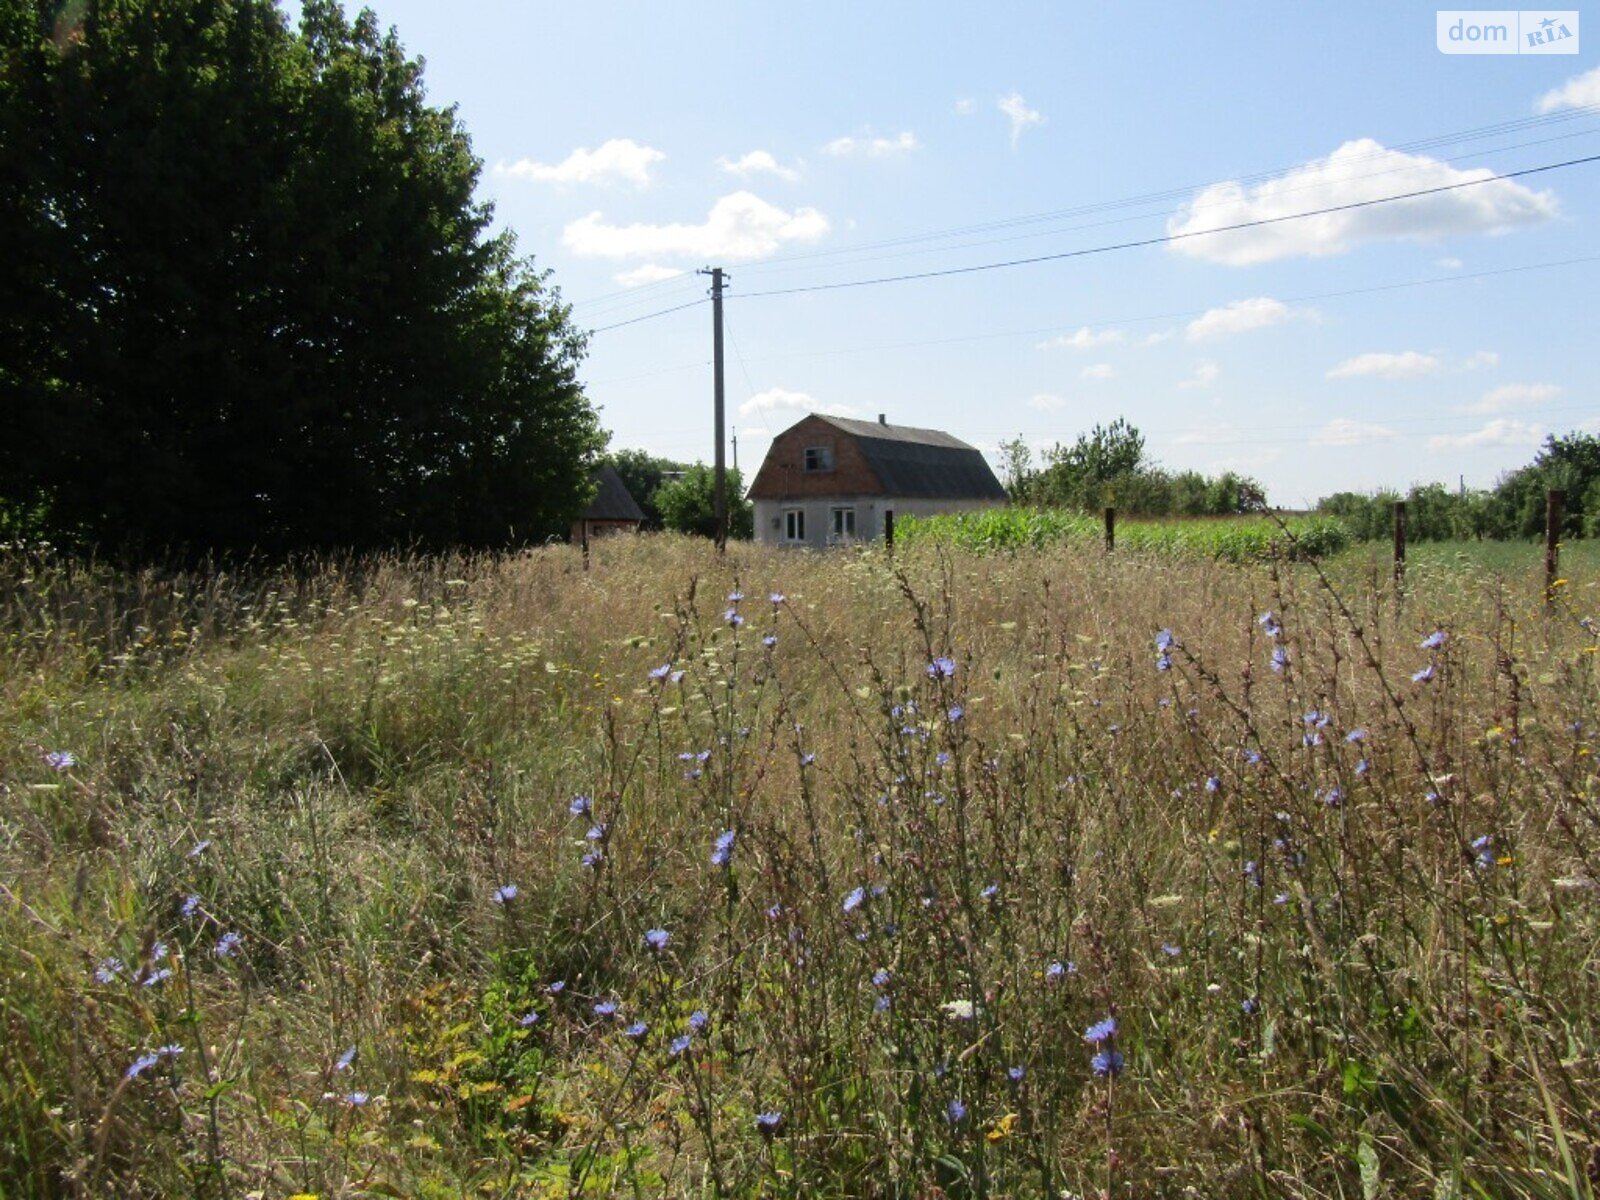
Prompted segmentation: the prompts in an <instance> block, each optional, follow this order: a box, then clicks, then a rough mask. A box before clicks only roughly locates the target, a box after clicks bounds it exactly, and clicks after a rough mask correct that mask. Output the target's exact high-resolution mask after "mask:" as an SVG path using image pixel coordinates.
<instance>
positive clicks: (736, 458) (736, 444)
mask: <svg viewBox="0 0 1600 1200" xmlns="http://www.w3.org/2000/svg"><path fill="white" fill-rule="evenodd" d="M730 440H731V441H732V442H733V469H734V470H735V471H737V470H738V469H739V427H738V426H737V425H735V426H734V427H733V434H732V437H731V438H730Z"/></svg>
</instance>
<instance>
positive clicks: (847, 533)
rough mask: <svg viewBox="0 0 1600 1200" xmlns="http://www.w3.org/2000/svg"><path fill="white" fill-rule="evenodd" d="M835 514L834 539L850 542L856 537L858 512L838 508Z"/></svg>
mask: <svg viewBox="0 0 1600 1200" xmlns="http://www.w3.org/2000/svg"><path fill="white" fill-rule="evenodd" d="M832 512H833V537H834V540H835V541H839V542H844V541H849V540H850V539H851V538H853V537H855V536H856V510H855V509H853V508H836V509H833V510H832Z"/></svg>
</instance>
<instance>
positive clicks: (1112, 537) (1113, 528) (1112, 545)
mask: <svg viewBox="0 0 1600 1200" xmlns="http://www.w3.org/2000/svg"><path fill="white" fill-rule="evenodd" d="M1116 548H1117V510H1116V509H1114V508H1108V509H1106V553H1107V554H1109V553H1110V552H1111V551H1113V550H1115V549H1116Z"/></svg>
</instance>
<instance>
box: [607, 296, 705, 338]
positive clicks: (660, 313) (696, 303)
mask: <svg viewBox="0 0 1600 1200" xmlns="http://www.w3.org/2000/svg"><path fill="white" fill-rule="evenodd" d="M706 300H707V297H705V296H701V297H700V298H699V299H698V300H691V301H689V303H687V304H678V305H674V306H673V307H672V308H663V309H659V310H657V311H656V312H650V313H645V314H644V316H642V317H630V318H628V320H626V321H618V322H616V323H615V324H613V325H601V326H600V327H599V328H598V329H591V330H589V332H590V333H606V332H607V331H609V330H612V329H621V328H622V327H623V326H624V325H637V324H638V323H639V322H640V321H653V320H655V319H656V318H657V317H664V316H666V315H667V314H668V313H675V312H682V311H683V310H684V309H686V308H699V307H700V305H702V304H704V303H705V302H706Z"/></svg>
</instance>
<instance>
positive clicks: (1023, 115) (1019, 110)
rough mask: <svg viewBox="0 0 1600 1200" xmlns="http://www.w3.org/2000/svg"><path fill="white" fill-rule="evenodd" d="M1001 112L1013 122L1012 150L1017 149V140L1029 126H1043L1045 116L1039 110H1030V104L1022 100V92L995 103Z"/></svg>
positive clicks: (1004, 97) (1014, 93) (1001, 98)
mask: <svg viewBox="0 0 1600 1200" xmlns="http://www.w3.org/2000/svg"><path fill="white" fill-rule="evenodd" d="M995 107H997V108H998V109H999V110H1000V111H1001V112H1003V113H1005V115H1006V116H1007V117H1009V118H1010V120H1011V148H1012V149H1013V150H1015V149H1016V148H1017V139H1018V138H1020V137H1021V136H1022V131H1023V130H1024V129H1026V128H1027V127H1028V126H1029V125H1043V124H1044V114H1043V113H1041V112H1039V110H1038V109H1034V108H1029V107H1028V102H1027V101H1026V100H1024V99H1023V98H1022V93H1021V92H1012V93H1011V94H1010V95H1008V96H1001V97H1000V99H999V100H997V101H996V102H995Z"/></svg>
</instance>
